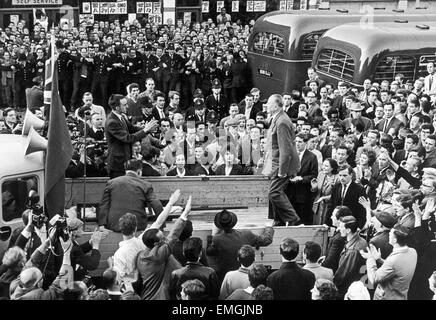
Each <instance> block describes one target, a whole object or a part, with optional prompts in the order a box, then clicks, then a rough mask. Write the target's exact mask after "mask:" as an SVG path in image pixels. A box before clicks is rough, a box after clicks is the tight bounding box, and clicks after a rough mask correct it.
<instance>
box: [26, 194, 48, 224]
mask: <svg viewBox="0 0 436 320" xmlns="http://www.w3.org/2000/svg"><path fill="white" fill-rule="evenodd" d="M38 202H39V195H38V193H37V192H36V191H35V190H30V192H29V196H28V197H27V203H26V208H27V209H29V210H32V224H33V225H34V226H35V227H36V228H38V229H40V228H41V227H42V226H43V225H44V224H45V223H46V222H47V217H46V216H45V214H44V208H43V207H42V206H41V205H40V204H39V203H38Z"/></svg>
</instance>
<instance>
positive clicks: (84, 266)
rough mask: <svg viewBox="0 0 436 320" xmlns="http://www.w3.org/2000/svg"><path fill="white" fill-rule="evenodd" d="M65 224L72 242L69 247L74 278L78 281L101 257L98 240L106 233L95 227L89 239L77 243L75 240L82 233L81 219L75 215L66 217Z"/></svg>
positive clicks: (95, 267)
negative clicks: (71, 245)
mask: <svg viewBox="0 0 436 320" xmlns="http://www.w3.org/2000/svg"><path fill="white" fill-rule="evenodd" d="M67 226H68V232H69V236H70V237H71V241H72V244H73V247H72V248H71V266H72V267H73V269H74V280H76V281H80V280H83V279H84V277H85V275H86V274H87V271H92V270H95V269H97V267H98V264H99V263H100V258H101V253H100V251H99V247H100V242H101V240H103V239H105V238H106V237H107V235H108V233H107V232H103V231H98V230H97V229H96V230H95V231H94V233H93V234H92V235H91V239H89V241H87V242H85V243H82V244H80V245H79V243H78V242H77V240H78V239H79V238H81V237H82V235H83V222H82V220H80V219H79V218H77V217H68V218H67ZM89 252H91V254H90V255H88V254H87V253H89Z"/></svg>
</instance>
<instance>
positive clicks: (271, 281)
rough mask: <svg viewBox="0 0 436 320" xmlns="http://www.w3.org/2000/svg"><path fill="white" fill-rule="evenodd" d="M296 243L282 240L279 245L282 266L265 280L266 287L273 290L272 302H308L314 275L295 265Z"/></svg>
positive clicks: (292, 240) (297, 246)
mask: <svg viewBox="0 0 436 320" xmlns="http://www.w3.org/2000/svg"><path fill="white" fill-rule="evenodd" d="M298 252H299V245H298V242H297V241H295V240H294V239H291V238H285V239H283V241H282V243H281V244H280V254H281V256H282V261H283V263H282V265H281V266H280V269H279V270H277V271H274V272H273V273H271V274H270V275H269V277H268V278H267V280H266V285H267V286H268V287H270V288H271V289H272V290H273V294H274V300H310V299H311V292H310V290H312V288H313V286H314V284H315V274H313V273H312V272H311V271H309V270H305V269H303V268H301V267H299V266H298V265H297V263H296V262H295V259H296V258H297V256H298Z"/></svg>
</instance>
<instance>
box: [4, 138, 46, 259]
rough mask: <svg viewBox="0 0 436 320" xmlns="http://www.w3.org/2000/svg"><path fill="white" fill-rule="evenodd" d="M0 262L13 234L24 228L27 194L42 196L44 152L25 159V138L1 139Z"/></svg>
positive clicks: (26, 144)
mask: <svg viewBox="0 0 436 320" xmlns="http://www.w3.org/2000/svg"><path fill="white" fill-rule="evenodd" d="M0 146H1V148H0V188H1V195H0V199H1V203H2V206H1V209H0V259H1V258H2V257H3V254H4V252H5V251H6V250H7V248H8V246H9V241H10V239H11V236H12V234H13V232H14V231H15V230H16V229H18V228H21V227H22V226H23V221H22V218H21V215H22V213H23V211H24V210H25V209H26V202H27V199H28V195H29V192H30V191H31V190H35V191H36V192H37V193H38V194H40V195H41V197H40V198H41V199H40V200H39V201H40V203H39V204H40V205H43V196H42V195H44V152H43V151H37V152H33V153H31V154H29V155H26V150H27V148H28V137H25V136H21V135H14V134H1V135H0Z"/></svg>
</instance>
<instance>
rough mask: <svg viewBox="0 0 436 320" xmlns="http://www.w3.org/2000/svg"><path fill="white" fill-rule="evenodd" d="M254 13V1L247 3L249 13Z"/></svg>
mask: <svg viewBox="0 0 436 320" xmlns="http://www.w3.org/2000/svg"><path fill="white" fill-rule="evenodd" d="M253 11H254V1H250V0H249V1H247V12H253Z"/></svg>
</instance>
